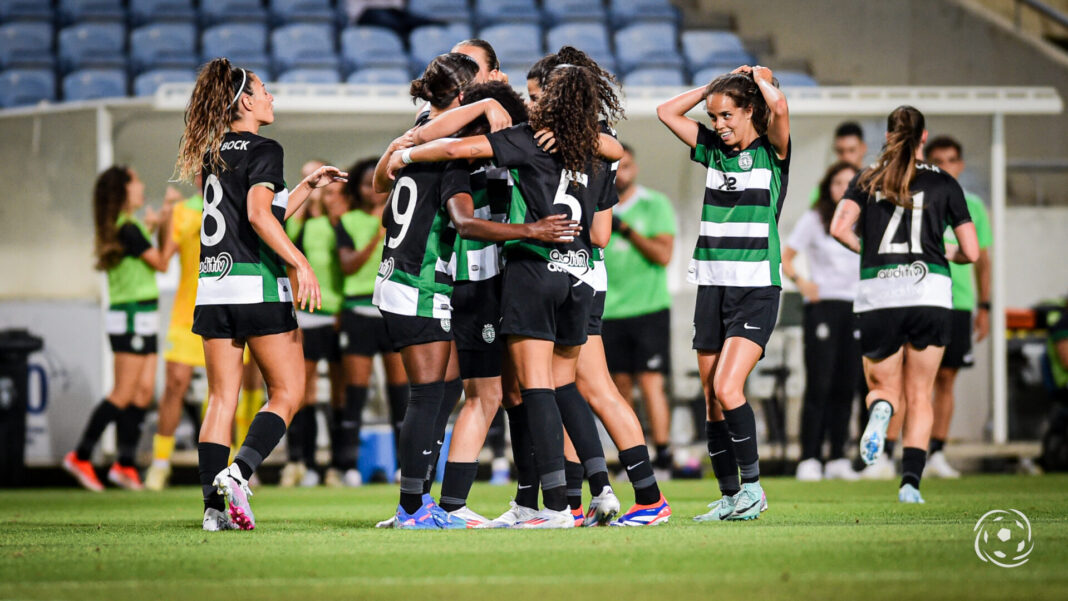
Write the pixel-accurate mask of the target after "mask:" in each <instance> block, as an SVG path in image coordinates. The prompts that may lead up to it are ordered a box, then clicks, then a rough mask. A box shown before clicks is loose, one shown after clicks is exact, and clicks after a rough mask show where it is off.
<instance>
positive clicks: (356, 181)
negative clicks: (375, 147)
mask: <svg viewBox="0 0 1068 601" xmlns="http://www.w3.org/2000/svg"><path fill="white" fill-rule="evenodd" d="M377 165H378V159H377V158H375V157H367V158H366V159H360V160H358V161H356V162H355V163H354V164H353V165H352V167H349V169H348V173H349V181H347V182H345V196H347V197H348V199H349V210H350V211H352V210H355V209H360V210H364V211H366V210H368V209H369V208H371V202H370V201H369V200H368V199H366V198H364V197H363V195H361V194H360V182H361V181H363V176H364V174H366V173H367V172H368V171H371V172H374V170H375V167H376V166H377Z"/></svg>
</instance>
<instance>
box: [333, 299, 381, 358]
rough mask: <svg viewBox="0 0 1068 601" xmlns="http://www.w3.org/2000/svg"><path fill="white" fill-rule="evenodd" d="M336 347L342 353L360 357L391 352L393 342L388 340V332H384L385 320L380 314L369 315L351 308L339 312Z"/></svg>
mask: <svg viewBox="0 0 1068 601" xmlns="http://www.w3.org/2000/svg"><path fill="white" fill-rule="evenodd" d="M375 311H377V309H375ZM338 347H339V348H340V349H341V353H342V354H345V355H360V356H361V357H374V356H375V355H378V354H381V353H392V352H393V343H392V342H390V339H389V333H388V332H386V320H385V319H383V318H382V317H381V314H379V316H378V317H371V316H370V315H364V314H361V313H355V312H353V311H352V310H351V309H350V310H345V311H342V312H341V332H340V333H339V334H338Z"/></svg>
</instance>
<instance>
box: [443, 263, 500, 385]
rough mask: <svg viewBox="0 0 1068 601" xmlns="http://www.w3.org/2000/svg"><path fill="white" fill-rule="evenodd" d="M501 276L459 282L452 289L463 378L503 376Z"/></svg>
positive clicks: (454, 326) (454, 333)
mask: <svg viewBox="0 0 1068 601" xmlns="http://www.w3.org/2000/svg"><path fill="white" fill-rule="evenodd" d="M500 329H501V278H500V277H495V278H490V279H488V280H483V281H481V282H457V283H456V286H455V287H454V288H453V290H452V334H453V337H454V338H455V339H456V350H457V351H459V355H460V377H462V378H463V379H465V380H469V379H471V378H496V377H499V376H500V375H501V364H502V361H503V358H504V354H503V353H504V341H503V339H502V338H501V336H500Z"/></svg>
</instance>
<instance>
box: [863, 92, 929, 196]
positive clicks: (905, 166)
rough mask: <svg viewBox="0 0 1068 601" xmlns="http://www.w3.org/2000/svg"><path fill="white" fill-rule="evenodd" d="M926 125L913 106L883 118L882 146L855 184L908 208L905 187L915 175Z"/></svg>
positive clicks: (906, 187)
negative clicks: (884, 143) (883, 133)
mask: <svg viewBox="0 0 1068 601" xmlns="http://www.w3.org/2000/svg"><path fill="white" fill-rule="evenodd" d="M925 127H926V122H925V120H924V118H923V113H921V112H920V111H919V110H918V109H916V108H915V107H911V106H908V105H902V106H899V107H897V108H896V109H894V110H893V112H891V113H890V116H889V117H887V118H886V145H884V146H883V151H882V152H881V153H880V154H879V158H878V159H877V160H876V161H875V164H874V165H873V166H872V167H871V168H870V169H868V170H867V171H865V172H864V174H863V175H861V176H860V179H859V180H858V181H857V184H858V185H859V187H860V188H861V189H862V190H865V191H867V192H868V193H869V194H875V192H880V193H882V195H883V197H884V198H886V199H887V200H889V201H890V202H892V203H894V204H895V205H897V206H899V207H904V208H906V209H911V208H912V206H913V205H912V195H911V194H910V193H909V184H911V183H912V178H913V177H915V176H916V151H917V150H918V149H919V148H920V144H922V143H923V131H924V129H925Z"/></svg>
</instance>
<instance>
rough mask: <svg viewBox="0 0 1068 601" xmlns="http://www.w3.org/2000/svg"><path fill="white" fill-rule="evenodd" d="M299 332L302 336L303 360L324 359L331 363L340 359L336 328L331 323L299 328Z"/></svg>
mask: <svg viewBox="0 0 1068 601" xmlns="http://www.w3.org/2000/svg"><path fill="white" fill-rule="evenodd" d="M300 332H301V334H302V335H303V336H304V360H305V361H322V360H324V359H325V360H327V361H330V362H331V363H332V362H334V361H340V360H341V349H340V348H339V347H338V332H337V328H335V327H334V326H332V325H325V326H317V327H314V328H301V330H300Z"/></svg>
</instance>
